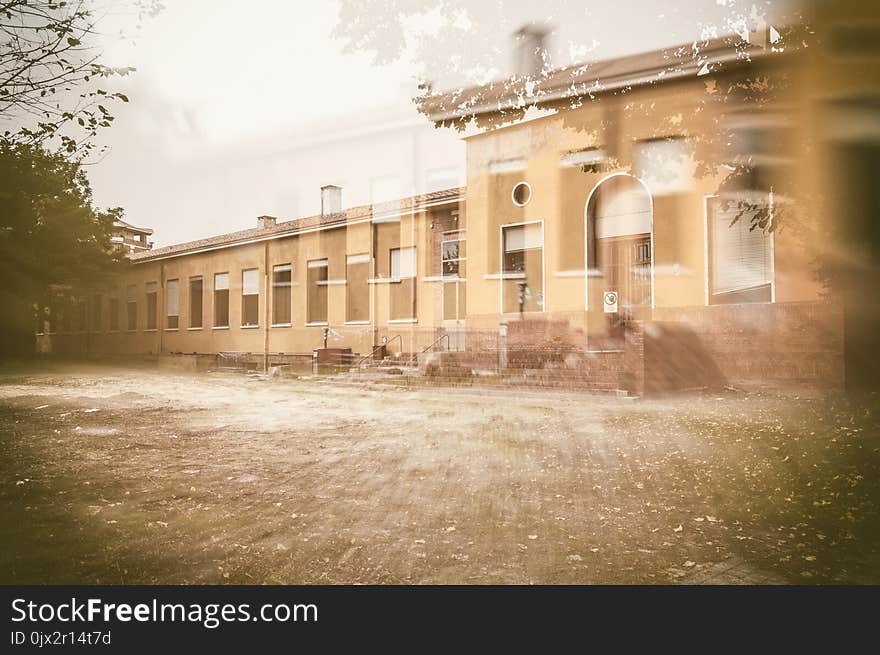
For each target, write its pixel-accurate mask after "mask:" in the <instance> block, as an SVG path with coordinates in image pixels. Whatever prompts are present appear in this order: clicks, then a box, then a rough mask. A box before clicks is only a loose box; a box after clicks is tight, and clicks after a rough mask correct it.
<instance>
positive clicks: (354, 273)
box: [345, 255, 370, 321]
mask: <svg viewBox="0 0 880 655" xmlns="http://www.w3.org/2000/svg"><path fill="white" fill-rule="evenodd" d="M369 278H370V256H369V255H349V256H348V257H346V259H345V294H346V297H345V320H346V321H369V320H370V291H369V282H368V280H369Z"/></svg>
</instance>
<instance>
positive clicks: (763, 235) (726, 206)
mask: <svg viewBox="0 0 880 655" xmlns="http://www.w3.org/2000/svg"><path fill="white" fill-rule="evenodd" d="M742 212H743V209H742V208H741V207H740V205H739V203H737V202H735V201H728V202H726V203H725V202H724V201H722V200H720V199H717V198H716V199H713V200H712V201H711V202H710V203H709V207H708V221H709V225H708V228H709V230H708V237H709V260H710V261H709V290H710V298H709V301H710V303H713V304H714V303H719V302H767V301H769V300H770V297H771V294H770V287H771V283H772V280H773V261H772V254H773V245H772V239H773V237H772V236H771V235H770V234H768V233H767V231H766V230H764V229H762V228H761V227H760V226H753V224H752V220H751V215H750V213H749V211H746V212H745V213H742ZM741 213H742V215H740V216H739V218H737V215H739V214H741Z"/></svg>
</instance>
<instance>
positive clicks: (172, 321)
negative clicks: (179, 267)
mask: <svg viewBox="0 0 880 655" xmlns="http://www.w3.org/2000/svg"><path fill="white" fill-rule="evenodd" d="M179 325H180V281H179V280H168V281H167V282H166V283H165V327H166V328H167V329H169V330H176V329H177V328H178V327H179Z"/></svg>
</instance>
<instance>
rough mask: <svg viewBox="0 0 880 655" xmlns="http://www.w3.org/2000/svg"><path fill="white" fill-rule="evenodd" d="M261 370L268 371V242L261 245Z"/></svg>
mask: <svg viewBox="0 0 880 655" xmlns="http://www.w3.org/2000/svg"><path fill="white" fill-rule="evenodd" d="M263 284H264V287H263V288H264V289H265V292H264V294H263V295H264V297H265V302H263V372H264V373H268V372H269V242H268V241H266V242H265V243H264V245H263Z"/></svg>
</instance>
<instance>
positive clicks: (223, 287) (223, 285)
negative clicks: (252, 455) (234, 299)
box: [214, 273, 229, 327]
mask: <svg viewBox="0 0 880 655" xmlns="http://www.w3.org/2000/svg"><path fill="white" fill-rule="evenodd" d="M214 327H229V273H214Z"/></svg>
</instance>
